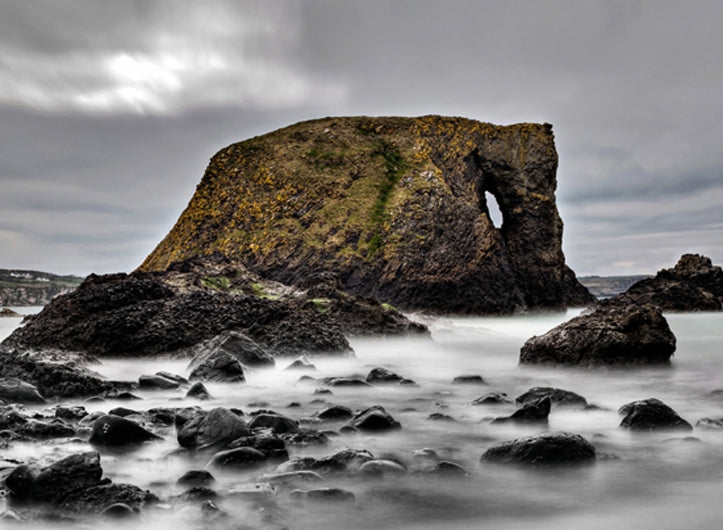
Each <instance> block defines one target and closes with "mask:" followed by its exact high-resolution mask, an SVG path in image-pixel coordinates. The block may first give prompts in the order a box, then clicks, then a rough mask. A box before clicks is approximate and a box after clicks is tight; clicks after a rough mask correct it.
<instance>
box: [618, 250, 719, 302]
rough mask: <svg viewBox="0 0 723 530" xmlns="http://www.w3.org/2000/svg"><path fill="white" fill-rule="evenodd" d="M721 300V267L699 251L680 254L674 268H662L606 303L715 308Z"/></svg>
mask: <svg viewBox="0 0 723 530" xmlns="http://www.w3.org/2000/svg"><path fill="white" fill-rule="evenodd" d="M722 301H723V270H721V268H720V267H719V266H717V265H713V263H712V262H711V259H710V258H708V257H705V256H701V255H699V254H684V255H683V256H681V258H680V260H678V263H676V265H675V267H672V268H669V269H662V270H660V271H658V273H657V274H656V275H655V277H653V278H646V279H643V280H641V281H639V282H637V283H635V284H634V285H632V286H631V287H630V288H629V289H628V290H627V291H625V292H624V293H622V294H620V295H618V296H616V297H615V298H613V299H611V300H608V301H606V303H609V304H616V305H623V304H638V305H639V304H654V305H657V306H659V307H661V308H662V309H663V310H664V311H719V310H720V309H721V302H722Z"/></svg>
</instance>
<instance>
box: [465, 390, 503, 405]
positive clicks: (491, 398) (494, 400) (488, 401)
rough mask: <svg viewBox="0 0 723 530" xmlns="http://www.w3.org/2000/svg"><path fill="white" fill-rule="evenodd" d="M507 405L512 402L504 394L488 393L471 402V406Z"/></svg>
mask: <svg viewBox="0 0 723 530" xmlns="http://www.w3.org/2000/svg"><path fill="white" fill-rule="evenodd" d="M507 403H512V400H511V399H510V398H509V397H507V394H505V393H504V392H489V393H488V394H485V395H484V396H480V397H478V398H476V399H475V400H474V401H472V405H504V404H507Z"/></svg>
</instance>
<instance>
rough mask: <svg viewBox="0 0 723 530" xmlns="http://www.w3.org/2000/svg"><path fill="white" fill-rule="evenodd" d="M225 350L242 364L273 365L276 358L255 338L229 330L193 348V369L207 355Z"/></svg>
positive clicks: (252, 365) (251, 365)
mask: <svg viewBox="0 0 723 530" xmlns="http://www.w3.org/2000/svg"><path fill="white" fill-rule="evenodd" d="M218 352H225V353H228V354H229V355H231V356H232V357H234V358H235V359H236V360H237V361H238V362H239V363H241V365H242V366H250V367H271V366H274V365H275V364H276V362H275V361H274V358H273V357H272V356H271V355H270V354H269V353H268V352H267V351H266V350H265V349H264V348H262V347H261V346H259V345H258V344H257V343H256V342H255V341H254V340H252V339H251V338H249V337H248V336H247V335H245V334H244V333H241V332H240V331H233V330H227V331H224V332H223V333H221V334H219V335H217V336H215V337H214V338H212V339H210V340H208V341H205V342H203V343H202V344H199V345H198V346H196V347H195V348H194V349H193V360H192V361H191V366H190V368H191V369H192V370H193V369H194V368H195V367H196V366H197V365H198V364H200V363H202V362H203V360H204V359H205V358H206V357H209V356H213V355H214V354H216V353H218Z"/></svg>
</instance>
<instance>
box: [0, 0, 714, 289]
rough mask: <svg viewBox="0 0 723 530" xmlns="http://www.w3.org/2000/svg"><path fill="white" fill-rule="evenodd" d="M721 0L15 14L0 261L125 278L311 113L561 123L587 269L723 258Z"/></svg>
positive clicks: (230, 6) (1, 41) (72, 9)
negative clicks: (256, 148)
mask: <svg viewBox="0 0 723 530" xmlns="http://www.w3.org/2000/svg"><path fill="white" fill-rule="evenodd" d="M721 20H723V2H718V1H708V2H691V1H686V2H680V1H677V0H676V1H669V2H668V1H662V0H654V1H649V2H645V1H641V2H636V1H630V0H629V1H621V2H618V1H611V0H606V1H599V2H593V1H582V0H556V1H541V0H534V1H529V2H528V1H516V0H515V1H512V0H508V1H481V0H470V1H450V0H444V1H441V0H440V1H435V2H433V1H421V0H413V1H411V0H410V1H372V0H368V1H367V0H365V1H360V0H353V1H342V0H329V1H307V2H303V1H289V2H284V1H273V0H260V1H258V2H251V1H247V2H243V1H204V2H199V1H197V0H193V1H185V0H184V1H179V0H173V1H170V0H169V1H150V0H142V1H141V0H138V1H129V0H128V1H126V0H105V1H104V0H83V1H75V0H62V1H61V0H33V1H28V0H0V186H1V188H0V189H1V192H0V268H31V269H40V270H47V271H51V272H59V273H76V274H81V275H85V274H88V273H90V272H97V273H104V272H115V271H130V270H132V269H134V268H135V267H137V266H138V265H139V264H140V263H141V261H142V260H143V258H144V257H145V256H146V255H147V254H148V253H149V252H150V251H151V250H152V249H153V247H154V246H155V245H156V244H157V243H158V241H160V239H161V238H162V237H163V236H164V235H165V234H166V233H167V232H168V230H169V229H170V228H171V227H172V225H173V223H174V222H175V220H176V219H177V218H178V216H179V214H180V213H181V211H182V210H183V208H184V207H185V206H186V204H187V203H188V201H189V200H190V198H191V196H192V195H193V192H194V189H195V186H196V184H198V182H199V181H200V179H201V177H202V175H203V171H204V169H205V167H206V164H207V163H208V160H209V158H210V157H211V156H212V155H213V154H214V153H215V152H216V151H217V150H219V149H220V148H222V147H224V146H226V145H228V144H230V143H232V142H235V141H240V140H243V139H245V138H248V137H250V136H254V135H257V134H261V133H264V132H268V131H271V130H274V129H276V128H278V127H281V126H284V125H288V124H291V123H294V122H296V121H299V120H302V119H309V118H317V117H323V116H332V115H359V114H366V115H408V116H416V115H423V114H446V115H457V116H465V117H469V118H474V119H478V120H482V121H489V122H493V123H498V124H511V123H516V122H520V121H534V122H550V123H552V124H553V125H554V131H555V137H556V143H557V149H558V152H559V154H560V167H559V171H558V193H557V196H558V205H559V208H560V212H561V215H562V218H563V221H564V223H565V234H564V238H563V239H564V250H565V254H566V257H567V261H568V263H569V264H570V265H571V266H572V267H573V269H574V270H575V271H576V272H577V273H578V274H580V275H585V274H601V275H613V274H632V273H647V272H655V271H656V270H658V269H660V268H662V267H667V266H671V265H672V264H673V263H675V261H676V260H677V258H678V257H679V256H680V255H681V254H682V253H684V252H699V253H704V254H707V255H709V256H711V257H712V258H713V260H714V261H715V262H716V263H719V264H720V263H723V208H722V207H721V204H723V97H722V94H723V54H722V53H721V50H723V32H721V31H720V21H721Z"/></svg>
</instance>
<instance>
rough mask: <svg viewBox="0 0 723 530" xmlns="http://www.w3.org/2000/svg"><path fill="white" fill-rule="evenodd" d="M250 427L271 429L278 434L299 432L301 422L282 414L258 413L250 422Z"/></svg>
mask: <svg viewBox="0 0 723 530" xmlns="http://www.w3.org/2000/svg"><path fill="white" fill-rule="evenodd" d="M248 426H249V428H250V429H270V430H271V432H273V433H276V434H283V433H289V432H298V431H299V424H298V423H297V422H295V421H294V420H292V419H291V418H287V417H286V416H282V415H281V414H257V415H256V416H254V417H253V418H252V419H251V421H249V424H248Z"/></svg>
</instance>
